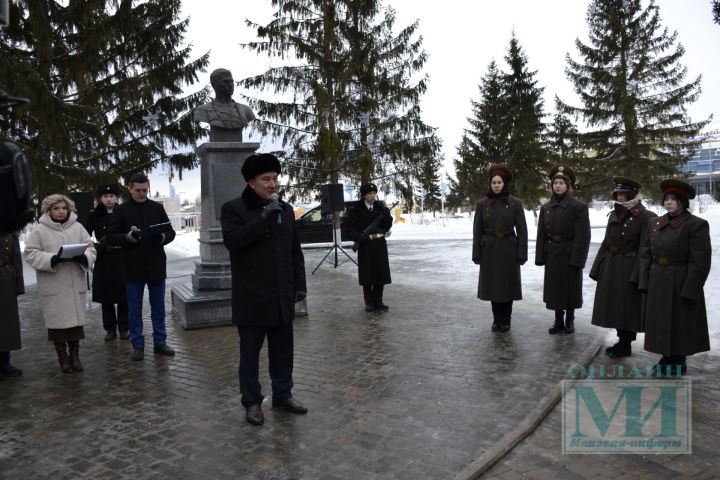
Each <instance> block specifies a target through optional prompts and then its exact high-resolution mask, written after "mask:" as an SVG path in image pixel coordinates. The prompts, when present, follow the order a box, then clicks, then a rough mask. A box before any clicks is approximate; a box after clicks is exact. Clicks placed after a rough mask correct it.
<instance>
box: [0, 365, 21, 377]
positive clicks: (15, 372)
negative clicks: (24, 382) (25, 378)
mask: <svg viewBox="0 0 720 480" xmlns="http://www.w3.org/2000/svg"><path fill="white" fill-rule="evenodd" d="M20 375H22V370H20V369H19V368H17V367H16V366H14V365H12V364H11V363H6V364H4V365H2V366H0V376H3V377H19V376H20Z"/></svg>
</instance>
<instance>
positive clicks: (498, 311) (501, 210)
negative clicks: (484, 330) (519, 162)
mask: <svg viewBox="0 0 720 480" xmlns="http://www.w3.org/2000/svg"><path fill="white" fill-rule="evenodd" d="M512 177H513V176H512V172H510V169H509V168H507V167H506V166H504V165H493V166H492V167H490V180H489V183H490V188H489V190H488V192H487V196H486V198H483V199H482V200H480V201H479V202H478V203H477V206H476V207H475V222H474V226H473V251H472V260H473V262H474V263H475V264H476V265H480V277H479V279H478V295H477V296H478V298H479V299H481V300H489V301H490V302H491V305H492V312H493V324H492V331H493V332H497V331H500V332H507V331H508V330H510V317H511V316H512V304H513V300H522V286H521V284H520V265H523V264H524V263H525V262H526V261H527V240H528V236H527V225H526V223H525V209H524V208H523V204H522V202H521V201H520V199H518V198H515V197H513V196H512V195H510V190H509V188H508V186H509V184H510V182H511V181H512Z"/></svg>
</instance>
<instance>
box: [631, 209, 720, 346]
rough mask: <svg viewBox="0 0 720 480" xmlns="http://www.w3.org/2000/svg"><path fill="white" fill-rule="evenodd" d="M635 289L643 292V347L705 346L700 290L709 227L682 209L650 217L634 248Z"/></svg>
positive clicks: (707, 343)
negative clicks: (636, 248) (671, 213)
mask: <svg viewBox="0 0 720 480" xmlns="http://www.w3.org/2000/svg"><path fill="white" fill-rule="evenodd" d="M638 256H639V258H638V288H639V289H640V290H641V291H647V299H646V302H645V310H644V312H643V317H642V324H643V327H644V329H645V350H648V351H650V352H654V353H659V354H662V355H665V356H670V355H692V354H694V353H698V352H705V351H708V350H710V341H709V335H708V323H707V313H706V311H705V293H704V291H703V287H704V285H705V280H706V279H707V277H708V274H709V273H710V259H711V256H712V249H711V246H710V227H709V225H708V222H707V221H705V220H703V219H702V218H698V217H696V216H695V215H693V214H692V213H690V212H688V211H687V210H683V211H682V212H681V213H680V214H679V215H677V216H675V217H670V216H669V215H667V214H665V215H663V216H662V217H659V218H657V219H655V218H653V219H650V220H649V222H648V223H647V225H646V227H645V230H644V232H643V236H642V239H641V241H640V250H639V252H638Z"/></svg>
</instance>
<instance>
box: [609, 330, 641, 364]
mask: <svg viewBox="0 0 720 480" xmlns="http://www.w3.org/2000/svg"><path fill="white" fill-rule="evenodd" d="M618 337H620V340H619V341H618V343H616V344H615V345H614V346H612V347H610V348H609V349H606V350H605V352H606V353H607V354H608V356H609V357H611V358H623V357H629V356H631V355H632V347H631V344H632V341H633V340H635V337H636V333H635V332H631V331H628V330H618Z"/></svg>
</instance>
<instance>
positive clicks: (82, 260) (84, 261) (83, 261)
mask: <svg viewBox="0 0 720 480" xmlns="http://www.w3.org/2000/svg"><path fill="white" fill-rule="evenodd" d="M71 260H72V261H73V262H77V263H79V264H80V265H85V266H86V267H87V265H88V259H87V257H86V256H85V255H75V256H74V257H72V259H71Z"/></svg>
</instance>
